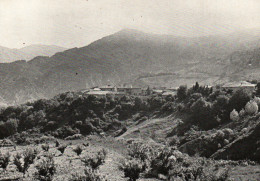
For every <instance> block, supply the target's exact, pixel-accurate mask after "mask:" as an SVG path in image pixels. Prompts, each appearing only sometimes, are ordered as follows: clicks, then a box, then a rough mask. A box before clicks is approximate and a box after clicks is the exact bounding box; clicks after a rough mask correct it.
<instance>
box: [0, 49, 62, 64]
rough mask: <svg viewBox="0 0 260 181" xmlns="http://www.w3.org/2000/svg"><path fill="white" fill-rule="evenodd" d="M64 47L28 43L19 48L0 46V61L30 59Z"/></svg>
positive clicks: (55, 51)
mask: <svg viewBox="0 0 260 181" xmlns="http://www.w3.org/2000/svg"><path fill="white" fill-rule="evenodd" d="M64 50H66V48H63V47H59V46H55V45H30V46H26V47H23V48H20V49H10V48H6V47H2V46H0V63H10V62H13V61H16V60H31V59H32V58H34V57H37V56H52V55H54V54H55V53H57V52H61V51H64Z"/></svg>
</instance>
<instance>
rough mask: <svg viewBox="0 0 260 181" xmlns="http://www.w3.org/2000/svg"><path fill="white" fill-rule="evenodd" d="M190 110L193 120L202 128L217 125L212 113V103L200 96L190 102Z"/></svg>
mask: <svg viewBox="0 0 260 181" xmlns="http://www.w3.org/2000/svg"><path fill="white" fill-rule="evenodd" d="M191 112H192V116H193V119H194V121H196V122H197V123H199V124H200V125H201V126H202V127H203V128H205V129H208V128H211V127H214V126H216V125H217V122H216V121H215V120H214V116H213V114H212V104H211V103H210V102H207V101H206V100H205V99H204V98H200V99H198V100H197V101H196V102H194V103H193V104H192V106H191Z"/></svg>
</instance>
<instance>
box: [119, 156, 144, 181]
mask: <svg viewBox="0 0 260 181" xmlns="http://www.w3.org/2000/svg"><path fill="white" fill-rule="evenodd" d="M119 169H120V170H122V171H123V172H124V175H125V177H128V178H129V180H130V181H136V180H137V179H138V178H139V176H140V173H142V172H143V171H144V170H143V165H142V163H141V162H140V161H138V160H136V159H133V160H127V161H124V163H123V164H122V165H120V166H119Z"/></svg>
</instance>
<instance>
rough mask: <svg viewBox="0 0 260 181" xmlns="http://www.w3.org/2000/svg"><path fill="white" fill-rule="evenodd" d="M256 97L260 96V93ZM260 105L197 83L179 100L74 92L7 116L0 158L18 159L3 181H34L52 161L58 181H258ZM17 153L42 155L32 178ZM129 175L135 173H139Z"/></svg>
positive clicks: (243, 94) (1, 126)
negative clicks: (97, 179) (97, 178)
mask: <svg viewBox="0 0 260 181" xmlns="http://www.w3.org/2000/svg"><path fill="white" fill-rule="evenodd" d="M184 95H185V96H184ZM254 95H257V96H259V95H260V94H259V89H258V90H257V92H255V94H254ZM259 106H260V98H259V97H254V96H252V95H251V94H250V93H248V92H247V91H245V90H242V89H241V90H238V91H237V92H233V93H231V92H230V91H216V92H212V90H211V89H208V88H207V87H204V86H199V84H196V85H194V86H193V87H192V88H190V89H188V90H186V91H185V92H183V93H180V90H179V93H178V94H177V96H174V97H173V96H168V97H166V98H164V97H162V96H160V95H148V96H142V97H135V96H131V97H130V96H124V97H122V98H121V99H119V98H96V97H94V96H91V95H90V96H88V95H87V94H84V93H82V92H66V93H62V94H59V95H57V96H55V97H54V98H52V99H41V100H37V101H34V102H31V103H26V104H22V105H19V106H12V107H8V108H5V109H0V120H1V121H0V138H1V140H0V141H1V142H0V143H1V145H2V146H3V147H4V148H2V149H1V150H2V152H1V153H2V154H0V157H1V160H4V159H3V158H4V157H5V156H8V154H7V153H9V154H11V156H12V157H13V159H11V160H9V162H10V163H9V166H8V167H7V169H6V171H5V172H3V173H1V174H0V176H4V178H9V179H10V178H21V177H22V176H23V178H24V180H29V179H31V178H35V176H37V175H35V174H36V173H37V170H38V169H37V166H38V165H39V164H40V163H41V161H43V160H44V159H51V160H52V162H54V163H55V168H56V169H57V170H55V172H54V173H53V175H51V176H52V177H54V178H55V179H54V180H64V179H65V180H67V179H68V178H71V177H75V178H80V177H79V176H76V175H74V174H75V173H78V172H80V174H83V171H84V169H86V168H92V169H94V170H98V171H99V172H96V171H95V172H94V173H95V174H98V175H101V176H105V177H106V179H108V180H126V177H131V175H132V176H133V175H136V173H142V174H140V175H139V174H138V175H137V176H136V178H140V179H139V180H140V181H141V180H154V181H155V180H158V179H159V180H170V178H179V177H181V178H182V179H181V180H185V179H184V178H183V177H185V178H190V177H191V179H190V180H196V179H194V178H193V177H192V176H194V177H195V178H196V177H197V178H203V179H204V180H205V181H208V180H211V181H213V180H218V181H219V180H225V181H227V180H228V178H232V179H234V180H242V181H246V180H257V179H258V178H259V176H260V175H259V169H260V166H259V159H260V158H259V150H260V145H259V129H260V112H259ZM232 110H233V111H232ZM236 110H237V111H238V112H237V111H236ZM230 112H232V114H230ZM234 112H235V113H234ZM14 148H15V149H14ZM35 148H37V149H35ZM62 148H64V149H62ZM28 149H32V151H31V152H30V151H28ZM102 150H105V151H102ZM100 151H101V152H100ZM17 153H23V154H24V155H23V157H25V155H26V153H30V154H35V155H36V156H37V159H35V161H33V162H31V163H30V166H29V169H28V170H27V171H26V174H24V175H22V171H21V170H20V171H19V169H16V168H19V167H18V166H17V161H15V157H17V156H16V154H17ZM102 153H104V154H105V156H104V157H103V156H102ZM36 156H35V157H34V158H36ZM9 157H10V155H9ZM19 158H20V157H19ZM34 158H33V159H34ZM20 159H21V158H20ZM86 159H87V160H88V161H86ZM99 159H103V160H99ZM95 160H98V163H96V162H95ZM52 162H51V163H52ZM95 163H96V164H99V165H98V166H97V167H96V164H95ZM49 165H52V164H50V163H49V164H46V166H49ZM69 165H73V166H71V167H69ZM67 166H68V168H67ZM99 166H100V167H99ZM2 167H3V166H2ZM139 167H140V168H142V169H138V168H139ZM122 168H128V169H133V170H132V172H131V173H132V174H127V173H128V172H127V170H122ZM38 172H39V170H38ZM85 174H86V173H85ZM95 174H94V175H95ZM83 175H84V174H83ZM86 175H88V174H86ZM94 175H93V176H94ZM47 176H48V175H47ZM47 176H45V177H47ZM133 177H134V176H133ZM68 180H71V179H68ZM78 180H80V179H78ZM81 180H82V178H81Z"/></svg>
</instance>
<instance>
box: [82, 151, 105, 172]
mask: <svg viewBox="0 0 260 181" xmlns="http://www.w3.org/2000/svg"><path fill="white" fill-rule="evenodd" d="M106 155H107V152H106V150H105V149H102V150H101V151H99V152H98V153H97V155H95V156H94V157H85V158H83V159H82V160H81V161H82V162H83V163H84V164H85V166H86V167H90V168H92V169H93V170H96V169H97V168H98V167H99V166H100V165H102V164H103V163H105V158H106Z"/></svg>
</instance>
